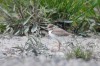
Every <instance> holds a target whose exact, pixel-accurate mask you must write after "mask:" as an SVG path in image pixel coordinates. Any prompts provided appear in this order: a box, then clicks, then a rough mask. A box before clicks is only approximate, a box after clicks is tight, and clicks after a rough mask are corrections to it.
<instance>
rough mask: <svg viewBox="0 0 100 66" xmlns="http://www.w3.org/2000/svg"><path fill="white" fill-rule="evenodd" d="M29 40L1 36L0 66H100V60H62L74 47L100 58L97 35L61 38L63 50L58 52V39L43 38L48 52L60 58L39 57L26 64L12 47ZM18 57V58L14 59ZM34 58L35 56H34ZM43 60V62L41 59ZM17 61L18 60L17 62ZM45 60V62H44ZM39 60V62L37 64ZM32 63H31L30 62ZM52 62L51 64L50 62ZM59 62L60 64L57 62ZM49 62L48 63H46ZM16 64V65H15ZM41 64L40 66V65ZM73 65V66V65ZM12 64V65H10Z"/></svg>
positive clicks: (99, 42) (28, 59)
mask: <svg viewBox="0 0 100 66" xmlns="http://www.w3.org/2000/svg"><path fill="white" fill-rule="evenodd" d="M27 40H28V38H27V37H26V36H22V37H20V36H13V37H12V38H10V37H9V36H2V35H1V36H0V64H1V65H0V66H23V64H24V66H32V64H34V63H35V64H36V66H41V64H42V65H43V63H44V64H45V65H46V64H47V65H46V66H50V64H51V65H52V64H53V66H55V65H56V64H58V66H62V65H63V64H65V65H63V66H78V65H81V64H80V62H82V64H83V66H84V65H85V66H100V64H99V60H98V61H96V62H94V61H95V60H91V61H89V62H88V63H87V62H85V61H83V60H76V59H73V60H70V61H67V60H64V59H63V60H62V58H64V55H65V53H67V52H68V51H69V50H71V49H72V48H73V46H77V45H78V46H82V47H83V48H84V49H87V50H91V51H92V52H93V56H94V57H95V58H97V59H99V58H100V36H97V35H92V36H91V37H85V38H83V37H81V36H75V37H72V36H67V37H60V38H59V40H60V42H61V49H60V51H58V45H59V44H58V42H57V40H56V39H50V38H48V37H44V38H41V42H42V44H43V45H44V46H46V47H47V48H48V50H47V52H46V53H48V54H50V55H56V57H59V58H61V59H58V58H55V59H54V58H53V59H47V57H44V56H43V57H42V56H39V59H36V60H35V59H34V60H33V61H31V60H32V58H30V57H29V58H28V57H27V58H24V62H21V61H20V60H18V58H20V57H19V54H18V53H17V52H15V49H14V48H12V47H16V46H20V47H22V46H24V45H25V43H26V42H27ZM9 57H10V58H9ZM12 57H16V58H12ZM33 57H34V56H33ZM40 57H41V58H42V60H41V58H40ZM16 59H17V60H16ZM43 59H44V61H43ZM37 60H39V62H37ZM28 61H31V62H28ZM48 61H50V62H48ZM57 61H59V63H58V62H57ZM45 62H47V63H45ZM14 63H15V64H16V65H14ZM38 63H40V64H38ZM72 63H73V65H72ZM9 64H10V65H9Z"/></svg>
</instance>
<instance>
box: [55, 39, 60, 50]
mask: <svg viewBox="0 0 100 66" xmlns="http://www.w3.org/2000/svg"><path fill="white" fill-rule="evenodd" d="M56 40H57V41H58V44H59V45H58V51H60V49H61V48H60V46H61V42H60V41H59V40H58V39H56Z"/></svg>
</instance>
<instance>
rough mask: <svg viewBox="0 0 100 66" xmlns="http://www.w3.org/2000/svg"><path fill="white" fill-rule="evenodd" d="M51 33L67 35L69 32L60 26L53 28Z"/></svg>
mask: <svg viewBox="0 0 100 66" xmlns="http://www.w3.org/2000/svg"><path fill="white" fill-rule="evenodd" d="M52 33H53V34H56V35H58V36H68V35H69V34H70V33H68V32H66V31H65V30H63V29H61V28H55V29H54V30H53V31H52Z"/></svg>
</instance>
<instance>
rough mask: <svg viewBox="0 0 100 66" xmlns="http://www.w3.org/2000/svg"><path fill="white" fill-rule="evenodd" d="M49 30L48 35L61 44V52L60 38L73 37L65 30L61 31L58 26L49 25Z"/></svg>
mask: <svg viewBox="0 0 100 66" xmlns="http://www.w3.org/2000/svg"><path fill="white" fill-rule="evenodd" d="M47 30H48V35H49V36H50V37H51V38H53V39H56V40H57V41H58V44H59V46H58V50H60V46H61V42H60V40H59V39H58V38H59V37H64V36H69V35H71V33H69V32H67V31H65V30H64V29H61V28H59V27H58V26H55V25H53V24H48V25H47Z"/></svg>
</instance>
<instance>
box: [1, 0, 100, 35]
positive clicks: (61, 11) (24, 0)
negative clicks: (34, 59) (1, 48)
mask: <svg viewBox="0 0 100 66" xmlns="http://www.w3.org/2000/svg"><path fill="white" fill-rule="evenodd" d="M0 13H3V17H4V18H5V20H6V26H7V30H9V31H10V30H11V29H10V28H12V29H13V30H14V34H15V35H17V34H24V33H30V32H31V30H33V29H34V28H33V29H32V26H33V25H34V24H37V23H38V25H40V22H46V23H48V22H49V23H52V22H54V21H55V20H59V19H61V20H70V21H73V23H72V25H71V27H70V28H71V30H74V32H75V33H80V32H81V33H82V32H84V31H87V30H92V31H99V29H98V28H100V27H96V28H94V26H97V25H100V1H99V0H88V1H87V0H74V1H73V0H0ZM93 23H95V24H94V25H92V24H93ZM91 25H92V27H93V28H92V29H91V28H90V26H91ZM8 27H10V28H8ZM30 27H31V28H30Z"/></svg>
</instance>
